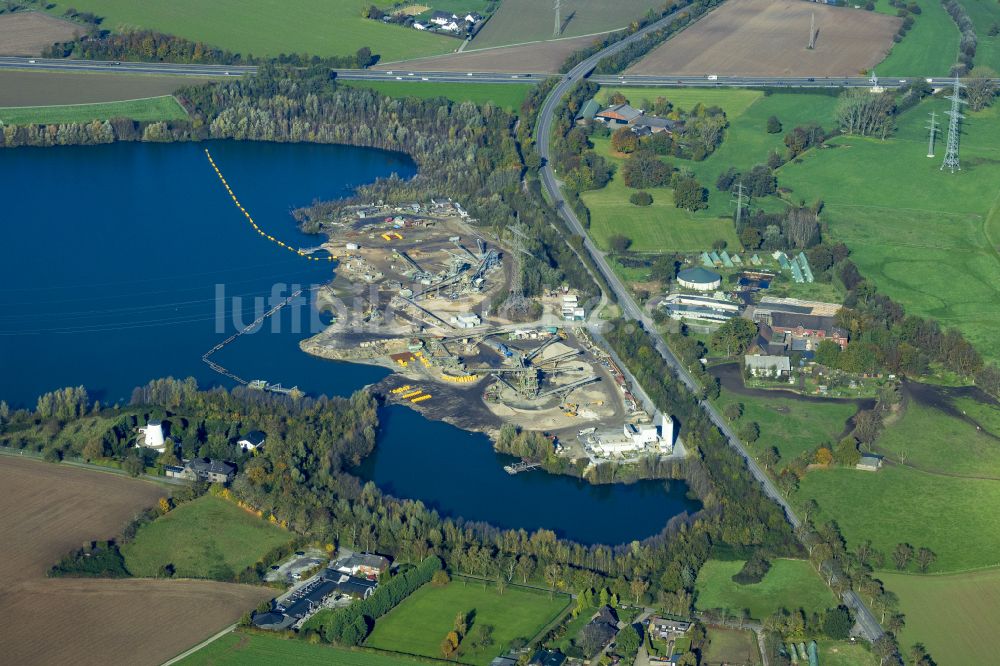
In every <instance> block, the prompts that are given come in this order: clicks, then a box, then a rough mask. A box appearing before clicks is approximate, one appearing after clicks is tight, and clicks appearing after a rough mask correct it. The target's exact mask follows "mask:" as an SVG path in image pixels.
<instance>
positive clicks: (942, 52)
mask: <svg viewBox="0 0 1000 666" xmlns="http://www.w3.org/2000/svg"><path fill="white" fill-rule="evenodd" d="M916 1H917V4H918V5H920V10H921V12H920V15H919V16H917V17H915V19H914V22H913V27H912V28H910V31H909V32H908V33H906V36H905V37H903V41H901V42H899V43H898V44H892V49H891V50H890V51H889V55H888V57H886V59H885V60H884V61H882V62H881V63H879V64H878V67H877V68H876V71H877V72H878V73H879V74H880V75H888V76H925V77H926V76H947V75H948V72H949V71H950V70H951V66H952V65H953V64H955V61H956V60H957V59H958V57H957V56H958V40H959V32H958V27H957V26H956V25H955V22H954V21H952V20H951V17H950V16H948V12H946V11H945V9H944V7H943V6H942V4H941V3H940V2H939V1H938V0H916ZM962 4H963V5H965V6H966V8H967V9H968V10H969V15H970V17H971V16H972V15H973V12H972V5H977V4H986V3H985V2H981V1H980V0H973V1H972V2H967V1H963V2H962ZM876 11H878V12H880V13H885V14H891V15H892V16H895V15H896V11H897V10H896V8H895V7H892V6H890V5H889V1H888V0H877V4H876ZM985 34H986V33H985V32H983V33H981V36H980V38H979V39H980V43H981V42H982V41H983V38H982V35H985Z"/></svg>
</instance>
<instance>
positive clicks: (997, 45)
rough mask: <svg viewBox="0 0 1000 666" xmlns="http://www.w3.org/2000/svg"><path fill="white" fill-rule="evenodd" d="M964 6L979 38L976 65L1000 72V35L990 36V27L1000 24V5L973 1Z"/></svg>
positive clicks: (981, 0)
mask: <svg viewBox="0 0 1000 666" xmlns="http://www.w3.org/2000/svg"><path fill="white" fill-rule="evenodd" d="M962 5H963V6H964V7H965V10H966V11H967V12H969V18H971V19H972V23H973V25H975V27H976V37H978V38H979V43H978V44H977V45H976V59H975V64H976V65H985V66H987V67H991V68H992V69H993V70H994V71H996V70H1000V35H994V36H992V37H990V36H989V31H990V27H991V26H992V25H993V24H994V23H997V24H1000V3H996V2H989V1H988V0H971V1H970V2H963V3H962Z"/></svg>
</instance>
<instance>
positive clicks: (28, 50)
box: [0, 12, 86, 56]
mask: <svg viewBox="0 0 1000 666" xmlns="http://www.w3.org/2000/svg"><path fill="white" fill-rule="evenodd" d="M84 32H86V31H85V30H84V28H83V26H79V25H76V24H75V23H70V22H69V21H63V20H62V19H57V18H55V17H54V16H47V15H46V14H39V13H38V12H17V13H15V14H5V15H3V16H0V55H16V56H31V55H41V53H42V49H44V48H45V47H46V46H52V45H53V44H55V43H56V42H68V41H69V40H71V39H73V38H74V37H75V36H76V35H77V34H83V33H84Z"/></svg>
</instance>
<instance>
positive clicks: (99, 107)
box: [0, 95, 187, 125]
mask: <svg viewBox="0 0 1000 666" xmlns="http://www.w3.org/2000/svg"><path fill="white" fill-rule="evenodd" d="M186 117H187V112H186V111H184V108H183V107H182V106H181V105H180V103H178V101H177V100H176V99H174V97H173V96H172V95H163V96H162V97H149V98H147V99H136V100H130V101H127V102H103V103H99V104H67V105H59V106H13V107H4V108H0V123H4V124H7V125H30V124H50V123H51V124H56V123H82V122H88V121H91V120H108V119H111V118H130V119H132V120H180V119H181V118H186Z"/></svg>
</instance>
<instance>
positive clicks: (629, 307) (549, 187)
mask: <svg viewBox="0 0 1000 666" xmlns="http://www.w3.org/2000/svg"><path fill="white" fill-rule="evenodd" d="M672 18H673V15H670V16H666V17H664V18H663V19H661V20H659V21H657V22H655V23H652V24H650V25H649V26H647V27H645V28H644V29H642V30H640V31H638V32H636V33H635V34H633V35H630V36H629V37H628V38H626V39H624V40H622V41H620V42H617V43H615V44H612V45H611V46H609V47H608V48H607V49H604V50H603V51H600V52H598V53H596V54H594V55H592V56H591V57H590V58H588V59H587V60H585V61H583V62H581V63H580V64H579V65H577V66H576V67H574V68H573V69H572V70H570V71H569V72H568V73H567V74H565V75H563V77H562V79H561V80H560V81H559V83H558V85H556V87H555V88H553V90H552V92H551V93H550V94H549V96H548V97H547V98H546V99H545V102H544V104H543V105H542V109H541V111H540V112H539V116H538V125H537V127H536V128H535V130H536V131H535V140H536V142H537V146H538V152H539V154H540V155H541V157H542V160H543V166H542V169H541V177H542V186H543V187H544V188H545V190H546V192H548V194H549V197H550V200H551V201H552V202H553V205H554V206H555V207H556V210H557V211H558V213H559V215H560V216H561V217H562V218H563V220H564V221H565V222H566V224H567V225H568V226H569V228H570V229H572V230H573V232H574V233H576V234H578V235H580V236H581V237H583V246H584V248H585V250H586V251H587V252H589V253H590V255H591V256H592V257H593V259H594V262H595V264H596V266H597V268H598V270H599V271H600V272H601V274H602V276H603V277H604V279H605V280H606V281H607V283H608V285H609V286H610V288H611V290H612V291H613V292H614V294H615V296H616V297H617V299H618V305H619V306H620V307H621V310H622V315H623V316H624V317H626V318H629V319H634V320H636V321H639V322H641V323H642V325H643V327H644V328H645V329H646V330H647V331H648V332H649V334H650V336H651V337H652V339H653V344H654V345H655V347H656V350H657V351H658V352H659V353H660V355H661V356H662V357H663V358H664V360H665V361H666V363H667V365H668V366H670V367H671V368H672V369H673V370H674V372H675V373H676V375H677V377H678V378H679V379H680V380H681V381H682V382H683V383H684V384H685V386H687V387H688V389H689V390H690V391H691V392H692V393H694V394H695V395H698V394H699V393H700V392H701V386H700V385H699V384H698V383H697V382H696V381H695V380H694V378H693V377H692V376H691V373H690V372H688V370H687V368H685V367H684V365H683V363H681V362H680V360H679V359H678V358H677V357H676V356H675V355H674V353H673V351H671V350H670V348H669V347H668V346H667V343H666V341H665V340H664V339H663V336H662V335H660V333H659V331H658V330H657V328H656V325H655V324H654V322H653V320H652V317H650V316H649V315H648V314H646V312H645V311H644V310H643V309H642V308H641V307H640V306H639V305H638V304H637V303H636V302H635V300H634V299H633V298H632V294H631V293H630V292H629V290H628V289H627V288H626V287H625V285H624V284H623V283H622V281H621V280H620V279H619V277H618V275H617V274H616V273H615V272H614V271H613V270H611V267H610V266H609V265H608V261H607V259H606V257H605V256H604V254H603V253H602V252H601V251H600V250H598V249H597V247H596V246H594V244H593V242H592V241H591V240H590V237H589V236H588V235H587V232H586V230H585V229H584V227H583V225H582V224H581V223H580V220H579V218H577V216H576V213H574V212H573V209H572V208H571V207H570V206H568V205H567V204H566V200H565V199H564V198H563V195H562V192H561V191H560V189H559V184H558V182H557V181H556V176H555V172H554V170H553V168H552V162H551V151H550V143H551V136H552V125H553V122H554V120H555V111H556V108H557V107H558V105H559V103H560V101H561V100H562V99H563V97H565V96H566V94H567V93H568V92H569V91H570V90H571V89H572V88H573V87H574V86H575V85H576V84H577V83H579V82H580V81H581V80H583V79H585V78H587V77H588V75H589V74H590V72H591V71H592V70H593V69H594V67H595V66H596V65H597V63H598V61H600V60H601V59H602V58H605V57H607V56H609V55H612V54H614V53H615V52H617V51H618V50H620V49H623V48H625V47H626V46H627V45H628V44H629V43H630V42H632V41H635V40H637V39H640V38H642V36H643V35H644V34H645V33H647V32H649V31H652V30H656V29H658V28H659V27H661V26H662V25H664V24H666V23H669V22H670V21H671V20H672ZM626 80H627V79H626ZM868 85H871V84H870V83H868ZM699 404H700V405H701V408H702V409H703V410H704V411H705V413H706V414H707V415H708V417H709V418H710V419H711V420H712V422H713V423H714V424H715V425H716V426H717V427H718V428H719V430H720V431H721V432H722V433H723V434H724V435H725V436H726V437H727V438H728V440H729V444H730V445H731V446H732V447H733V448H734V449H735V450H736V451H737V452H739V454H740V455H741V456H742V457H743V459H744V460H745V461H746V464H747V467H748V468H749V470H750V473H751V474H753V476H754V478H755V479H757V481H758V482H760V484H761V486H762V487H763V488H764V492H765V493H766V494H767V495H768V496H769V497H771V498H772V499H773V500H774V501H775V502H777V503H778V505H779V506H780V507H781V508H782V509H783V510H784V512H785V516H786V517H787V518H788V522H789V523H790V524H791V525H792V527H793V528H798V527H799V526H800V525H801V524H802V522H801V521H800V520H799V518H798V516H796V515H795V511H794V510H793V509H792V507H791V506H790V505H789V504H788V502H787V501H786V500H785V498H784V497H783V496H782V495H781V493H780V492H778V489H777V487H775V485H774V483H773V482H772V481H771V479H770V477H768V476H767V474H765V473H764V471H763V470H762V469H761V468H760V466H759V465H758V464H757V461H756V460H754V459H753V457H752V456H751V455H750V454H749V452H748V451H747V449H746V447H745V446H744V445H743V442H741V441H740V439H739V438H738V437H737V436H736V433H734V432H733V430H732V428H730V427H729V424H728V423H726V421H725V419H723V418H722V415H720V414H719V412H718V411H717V410H716V409H715V407H713V406H712V405H711V404H710V403H709V402H708V401H705V400H700V401H699ZM844 601H845V603H846V604H847V605H848V606H850V607H851V608H852V609H853V610H854V613H855V616H856V617H857V619H858V622H859V625H860V627H861V630H862V633H863V634H864V636H865V638H867V639H868V640H869V641H875V640H877V639H878V638H879V637H881V636H882V634H883V631H882V628H881V627H880V626H879V623H878V621H877V620H876V619H875V617H874V615H872V613H871V611H870V610H868V608H867V607H866V606H865V605H864V603H863V602H862V601H861V599H860V597H858V595H857V594H856V593H855V592H854V591H848V592H846V593H845V594H844Z"/></svg>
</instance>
